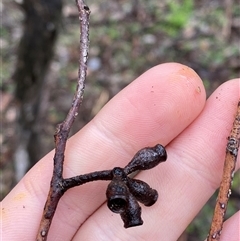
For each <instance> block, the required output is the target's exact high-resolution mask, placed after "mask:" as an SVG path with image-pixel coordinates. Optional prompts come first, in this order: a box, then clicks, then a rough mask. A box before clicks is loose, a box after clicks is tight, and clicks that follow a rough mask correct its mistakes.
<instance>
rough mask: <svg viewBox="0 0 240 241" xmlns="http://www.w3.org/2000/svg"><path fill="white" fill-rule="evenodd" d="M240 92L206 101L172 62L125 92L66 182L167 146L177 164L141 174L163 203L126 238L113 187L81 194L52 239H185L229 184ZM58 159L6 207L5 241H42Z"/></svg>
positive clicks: (228, 233)
mask: <svg viewBox="0 0 240 241" xmlns="http://www.w3.org/2000/svg"><path fill="white" fill-rule="evenodd" d="M239 84H240V80H239V79H238V80H231V81H228V82H226V83H224V84H223V85H221V86H220V87H219V88H218V89H217V90H216V91H215V92H214V93H213V94H212V95H211V96H210V98H209V99H208V100H207V102H205V98H206V97H205V90H204V87H203V84H202V81H201V79H200V78H199V77H198V76H197V75H196V73H195V72H194V71H193V70H191V69H190V68H188V67H186V66H183V65H180V64H176V63H168V64H162V65H159V66H156V67H154V68H152V69H151V70H149V71H147V72H146V73H144V74H143V75H142V76H140V77H139V78H138V79H136V80H135V81H134V82H132V83H131V84H130V85H129V86H128V87H126V88H125V89H124V90H122V91H121V92H120V93H119V94H118V95H116V96H115V97H114V98H113V99H112V100H110V101H109V103H108V104H106V106H105V107H104V108H103V109H102V110H101V111H100V112H99V114H98V115H97V116H96V117H95V118H94V119H93V120H92V121H91V122H90V123H89V124H87V125H86V126H85V127H84V128H83V129H82V130H81V131H79V132H78V133H77V134H75V135H74V136H73V137H71V138H70V139H69V141H68V143H67V149H66V153H65V162H64V177H72V176H76V175H79V174H84V173H88V172H92V171H97V170H105V169H111V168H113V167H115V166H120V167H124V166H125V165H126V164H127V163H128V162H129V161H130V160H131V158H132V157H133V155H134V154H135V153H136V152H137V151H138V150H139V149H141V148H143V147H146V146H154V145H155V144H157V143H160V144H162V145H164V146H166V149H167V153H168V159H167V161H166V162H164V163H161V164H160V165H158V166H157V167H155V168H153V169H151V170H148V171H144V172H141V173H139V174H138V175H137V178H138V179H141V180H143V181H146V182H147V183H148V184H149V185H150V186H151V187H152V188H154V189H156V190H157V191H158V194H159V198H158V201H157V202H156V203H155V204H154V205H153V206H151V207H145V206H143V207H142V219H143V221H144V224H143V226H138V227H134V228H130V229H124V228H123V223H122V220H121V218H120V217H119V215H116V214H113V213H112V212H110V211H109V210H108V208H107V205H106V204H105V202H106V196H105V192H106V187H107V185H108V182H105V181H102V182H101V181H98V182H93V183H89V184H86V185H83V186H80V187H76V188H72V189H70V190H68V191H67V192H66V193H65V194H64V196H63V197H62V198H61V200H60V202H59V204H58V207H57V210H56V213H55V216H54V218H53V222H52V225H51V228H50V231H49V235H48V240H50V241H53V240H57V241H61V240H63V241H66V240H74V241H76V240H84V241H92V240H98V241H101V240H104V241H107V240H111V241H112V240H114V241H115V240H124V241H125V240H150V241H156V240H161V241H175V240H177V238H178V237H179V236H180V235H181V233H182V232H183V231H184V230H185V228H186V227H187V226H188V224H189V223H190V222H191V220H192V219H193V218H194V216H195V215H196V214H197V213H198V212H199V210H200V209H201V208H202V206H203V205H204V204H205V203H206V202H207V200H208V199H209V198H210V196H211V195H212V194H213V193H214V191H215V190H216V189H217V188H218V186H219V184H220V180H221V176H222V169H223V163H224V157H225V148H226V143H227V136H228V135H229V133H230V130H231V127H232V123H233V120H234V115H235V112H236V106H237V102H238V100H239V90H240V88H239V86H240V85H239ZM53 155H54V153H53V151H52V152H51V153H49V154H48V155H46V156H45V157H44V158H43V159H41V160H40V161H39V162H38V163H37V164H36V165H35V166H34V167H33V168H32V169H31V170H30V171H29V172H28V173H27V174H26V175H25V177H24V178H23V179H22V180H21V181H20V182H19V183H18V185H17V186H16V187H15V188H14V189H13V190H12V191H11V192H10V193H9V195H8V196H7V197H6V198H5V199H4V200H3V201H2V207H1V212H2V231H3V232H2V240H4V241H14V240H22V241H23V240H26V241H29V240H35V238H36V235H37V231H38V226H39V222H40V219H41V215H42V211H43V207H44V204H45V201H46V197H47V194H48V190H49V183H50V180H51V176H52V170H53V161H52V160H53ZM237 168H239V158H238V162H237ZM239 216H240V214H239V212H238V213H236V214H235V215H234V216H232V217H231V218H230V219H229V220H227V221H226V222H225V225H224V226H225V227H224V229H223V233H222V236H221V241H236V240H238V238H237V237H239V236H238V235H239V227H238V225H239ZM209 228H210V227H206V229H207V231H208V229H209Z"/></svg>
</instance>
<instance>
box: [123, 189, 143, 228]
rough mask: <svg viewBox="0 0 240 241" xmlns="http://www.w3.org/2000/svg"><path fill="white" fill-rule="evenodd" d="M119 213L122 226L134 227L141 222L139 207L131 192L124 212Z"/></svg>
mask: <svg viewBox="0 0 240 241" xmlns="http://www.w3.org/2000/svg"><path fill="white" fill-rule="evenodd" d="M120 215H121V218H122V220H123V222H124V228H130V227H135V226H139V225H142V224H143V220H142V218H141V207H140V206H139V204H138V202H137V200H136V199H135V198H134V196H133V195H132V194H131V193H130V194H129V199H128V208H127V209H126V210H125V211H124V212H122V213H120Z"/></svg>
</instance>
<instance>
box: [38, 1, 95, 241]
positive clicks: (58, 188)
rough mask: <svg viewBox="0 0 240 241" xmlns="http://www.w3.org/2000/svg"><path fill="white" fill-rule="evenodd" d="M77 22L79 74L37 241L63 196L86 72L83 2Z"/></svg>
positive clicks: (44, 233) (85, 10)
mask: <svg viewBox="0 0 240 241" xmlns="http://www.w3.org/2000/svg"><path fill="white" fill-rule="evenodd" d="M76 3H77V7H78V11H79V20H80V57H79V72H78V82H77V88H76V92H75V96H74V99H73V102H72V106H71V108H70V110H69V112H68V115H67V117H66V119H65V120H64V121H63V122H62V123H61V124H60V125H59V126H58V128H57V131H56V134H55V136H54V137H55V146H56V147H55V155H54V170H53V176H52V180H51V184H50V190H49V193H48V198H47V201H46V204H45V207H44V211H43V215H42V219H41V222H40V227H39V230H38V233H37V238H36V240H37V241H44V240H45V241H46V240H47V235H48V231H49V228H50V225H51V222H52V219H53V216H54V214H55V211H56V208H57V204H58V202H59V200H60V198H61V197H62V195H63V194H64V192H65V190H64V189H63V188H62V182H63V176H62V174H63V163H64V152H65V147H66V142H67V138H68V135H69V132H70V128H71V126H72V124H73V122H74V120H75V118H76V116H77V114H78V109H79V106H80V105H81V103H82V99H83V93H84V86H85V79H86V72H87V65H86V64H87V57H88V49H89V15H90V10H89V8H88V6H87V5H86V4H85V3H84V1H83V0H76Z"/></svg>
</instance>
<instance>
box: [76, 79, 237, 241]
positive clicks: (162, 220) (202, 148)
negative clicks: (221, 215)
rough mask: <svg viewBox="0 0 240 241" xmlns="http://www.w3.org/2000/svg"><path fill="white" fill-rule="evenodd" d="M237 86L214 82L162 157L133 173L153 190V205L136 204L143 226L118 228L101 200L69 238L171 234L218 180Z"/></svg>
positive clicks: (173, 236)
mask: <svg viewBox="0 0 240 241" xmlns="http://www.w3.org/2000/svg"><path fill="white" fill-rule="evenodd" d="M239 86H240V85H239V80H234V81H229V82H227V83H225V84H223V85H222V86H220V87H219V88H218V89H217V90H216V91H215V92H214V93H213V94H212V96H211V97H210V98H209V99H208V101H207V103H206V106H205V108H204V110H203V111H202V113H201V114H200V116H199V117H198V118H197V119H196V120H195V121H194V122H193V123H192V124H191V125H190V126H189V127H187V128H186V129H185V131H184V132H182V133H181V134H180V135H179V136H178V137H177V138H176V139H175V140H174V141H172V142H171V143H170V144H169V145H168V146H167V152H168V159H167V161H166V162H165V163H162V164H161V165H159V166H158V167H156V168H154V169H152V170H149V172H147V171H145V172H142V173H140V174H139V175H138V176H137V178H139V179H141V180H144V181H146V182H147V183H149V184H151V186H152V187H153V188H156V189H157V190H158V193H159V200H158V202H157V203H156V204H154V206H152V207H150V208H149V207H147V208H146V207H143V208H142V217H143V220H144V224H143V225H144V226H143V227H141V226H140V227H136V228H133V229H129V230H125V229H119V225H121V220H120V217H119V216H118V215H113V214H111V213H109V212H108V211H107V207H106V206H105V205H104V206H103V207H101V208H100V209H99V210H98V212H96V213H95V214H94V215H92V216H91V217H90V218H89V219H88V220H87V222H85V223H84V225H83V227H82V228H81V229H80V231H79V232H78V233H77V235H76V236H75V239H74V240H86V241H88V240H95V238H96V237H105V238H102V239H101V238H98V240H113V239H114V240H129V239H130V237H131V240H161V241H165V240H166V241H169V240H177V238H178V237H179V236H180V235H181V233H182V232H183V231H184V230H185V228H186V227H187V226H188V224H189V223H190V222H191V220H192V219H193V218H194V217H195V215H196V214H197V213H198V212H199V210H200V209H201V207H202V206H203V205H204V204H205V203H206V201H207V200H208V199H209V197H210V196H211V195H212V194H213V192H214V191H215V189H216V188H217V187H218V186H219V183H220V180H221V175H222V168H223V163H224V155H225V149H226V143H227V137H228V135H229V133H230V130H231V127H232V123H233V119H234V116H235V112H236V107H237V102H238V100H239V93H240V92H239ZM238 168H239V164H238ZM93 226H94V227H97V228H96V229H95V230H94V231H90V230H91V228H92V227H93ZM207 231H208V230H207Z"/></svg>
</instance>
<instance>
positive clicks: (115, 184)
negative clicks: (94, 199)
mask: <svg viewBox="0 0 240 241" xmlns="http://www.w3.org/2000/svg"><path fill="white" fill-rule="evenodd" d="M106 196H107V206H108V208H109V209H110V210H111V211H112V212H114V213H122V212H124V211H125V210H126V209H127V206H128V201H129V200H128V199H129V190H128V187H127V186H126V185H125V184H124V183H123V182H122V181H116V180H113V181H111V182H110V183H109V185H108V187H107V191H106Z"/></svg>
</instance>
